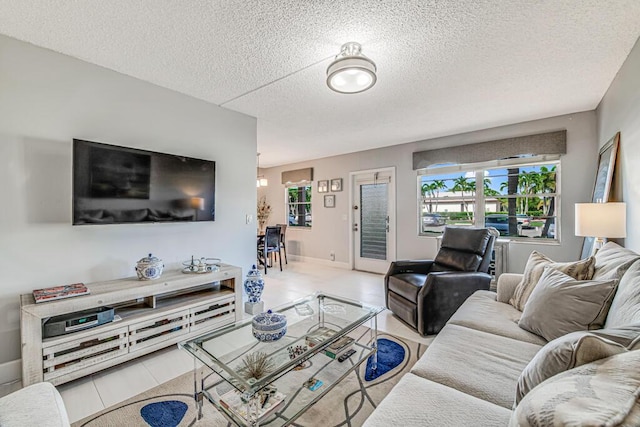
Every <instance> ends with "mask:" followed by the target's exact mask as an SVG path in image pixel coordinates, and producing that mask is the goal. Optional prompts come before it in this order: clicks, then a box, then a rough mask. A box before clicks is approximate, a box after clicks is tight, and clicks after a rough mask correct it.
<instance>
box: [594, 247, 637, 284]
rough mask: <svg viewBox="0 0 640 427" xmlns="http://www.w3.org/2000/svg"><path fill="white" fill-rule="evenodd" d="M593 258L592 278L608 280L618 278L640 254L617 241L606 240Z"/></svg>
mask: <svg viewBox="0 0 640 427" xmlns="http://www.w3.org/2000/svg"><path fill="white" fill-rule="evenodd" d="M595 258H596V265H595V272H594V273H593V277H592V279H594V280H608V279H620V278H621V277H622V276H623V275H624V274H625V272H626V271H627V269H628V268H629V267H630V266H631V264H633V263H634V262H636V261H638V260H639V259H640V255H639V254H637V253H635V252H633V251H632V250H630V249H627V248H623V247H622V246H620V245H619V244H617V243H614V242H607V243H605V245H604V246H603V247H602V248H600V249H598V252H596V255H595Z"/></svg>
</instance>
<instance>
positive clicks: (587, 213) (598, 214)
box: [575, 203, 627, 253]
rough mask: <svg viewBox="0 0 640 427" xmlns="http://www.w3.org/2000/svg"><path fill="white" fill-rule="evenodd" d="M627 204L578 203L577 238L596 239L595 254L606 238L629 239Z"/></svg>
mask: <svg viewBox="0 0 640 427" xmlns="http://www.w3.org/2000/svg"><path fill="white" fill-rule="evenodd" d="M626 207H627V205H626V203H576V230H575V231H576V236H582V237H595V238H596V241H595V244H594V245H593V247H594V253H595V251H597V250H598V249H600V248H601V247H602V245H604V240H603V239H604V238H623V237H627V209H626Z"/></svg>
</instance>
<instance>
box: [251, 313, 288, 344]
mask: <svg viewBox="0 0 640 427" xmlns="http://www.w3.org/2000/svg"><path fill="white" fill-rule="evenodd" d="M251 327H252V328H251V329H252V332H253V336H254V337H255V338H256V339H257V340H258V341H263V342H269V341H277V340H279V339H280V338H282V337H283V336H285V335H286V333H287V316H285V315H284V314H280V313H273V312H272V311H271V310H269V311H267V312H266V313H260V314H258V315H256V316H254V318H253V320H252V321H251Z"/></svg>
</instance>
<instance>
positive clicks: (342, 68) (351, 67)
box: [327, 42, 377, 93]
mask: <svg viewBox="0 0 640 427" xmlns="http://www.w3.org/2000/svg"><path fill="white" fill-rule="evenodd" d="M376 80H377V78H376V64H375V63H374V62H373V61H372V60H370V59H369V58H367V57H366V56H364V55H363V54H362V46H360V43H356V42H349V43H345V44H343V45H342V48H341V49H340V53H339V54H338V55H336V57H335V59H334V60H333V62H332V63H331V65H329V68H327V86H329V88H330V89H332V90H334V91H336V92H339V93H360V92H364V91H365V90H367V89H369V88H370V87H372V86H373V85H374V84H376Z"/></svg>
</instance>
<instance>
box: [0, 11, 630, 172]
mask: <svg viewBox="0 0 640 427" xmlns="http://www.w3.org/2000/svg"><path fill="white" fill-rule="evenodd" d="M0 33H2V34H5V35H8V36H11V37H15V38H17V39H20V40H25V41H28V42H31V43H33V44H35V45H38V46H43V47H46V48H49V49H52V50H55V51H58V52H62V53H65V54H67V55H71V56H74V57H77V58H80V59H83V60H85V61H88V62H92V63H95V64H98V65H101V66H104V67H107V68H110V69H113V70H116V71H118V72H121V73H124V74H128V75H131V76H134V77H137V78H139V79H142V80H146V81H149V82H152V83H155V84H157V85H160V86H164V87H167V88H170V89H173V90H176V91H179V92H182V93H186V94H189V95H192V96H194V97H197V98H200V99H203V100H206V101H209V102H212V103H215V104H218V105H222V106H224V107H225V108H229V109H232V110H236V111H240V112H243V113H246V114H249V115H252V116H255V117H257V118H258V151H260V152H261V153H263V154H262V155H261V156H260V164H261V166H263V167H264V166H272V165H277V164H285V163H291V162H294V161H300V160H307V159H313V158H318V157H325V156H329V155H335V154H342V153H347V152H353V151H360V150H365V149H369V148H375V147H382V146H388V145H394V144H400V143H404V142H409V141H415V140H420V139H426V138H432V137H436V136H442V135H449V134H455V133H461V132H466V131H471V130H476V129H483V128H488V127H493V126H499V125H504V124H509V123H517V122H521V121H526V120H534V119H538V118H544V117H550V116H555V115H559V114H565V113H572V112H577V111H585V110H591V109H594V108H595V107H596V106H597V104H598V102H599V101H600V99H601V98H602V96H603V95H604V93H605V91H606V89H607V88H608V87H609V84H610V83H611V81H612V80H613V78H614V77H615V74H616V72H617V71H618V69H619V68H620V66H621V65H622V63H623V62H624V60H625V58H626V57H627V55H628V54H629V52H630V50H631V48H632V47H633V44H634V43H635V41H636V40H637V38H638V36H639V35H640V1H638V0H615V1H614V0H609V1H604V0H547V1H540V0H537V1H522V0H495V1H490V0H486V1H477V0H456V1H444V0H439V1H434V0H431V1H408V0H407V1H403V0H396V1H392V0H369V1H347V0H343V1H339V0H334V1H321V0H305V1H303V0H287V1H274V0H265V1H257V0H254V1H237V0H208V1H204V0H188V1H187V0H182V1H180V0H146V1H142V0H108V1H105V0H82V1H80V0H75V1H72V0H49V1H46V2H43V1H41V0H19V1H16V0H0ZM347 41H357V42H359V43H361V44H362V46H363V51H364V53H365V54H366V55H368V56H369V57H370V58H372V59H373V60H374V61H375V62H376V64H377V66H378V71H379V72H378V83H377V84H376V86H374V88H373V89H371V90H370V91H368V92H365V93H362V94H357V95H341V94H337V93H335V92H333V91H331V90H330V89H329V88H327V86H326V85H325V70H326V68H327V66H328V64H329V63H330V61H331V59H330V58H331V57H332V56H333V55H335V54H337V53H338V51H339V48H340V46H341V44H342V43H344V42H347ZM272 82H273V83H272ZM258 88H259V89H258ZM256 89H257V90H256ZM248 92H250V93H248ZM247 93H248V94H247ZM243 94H246V95H244V96H242V95H243Z"/></svg>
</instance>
